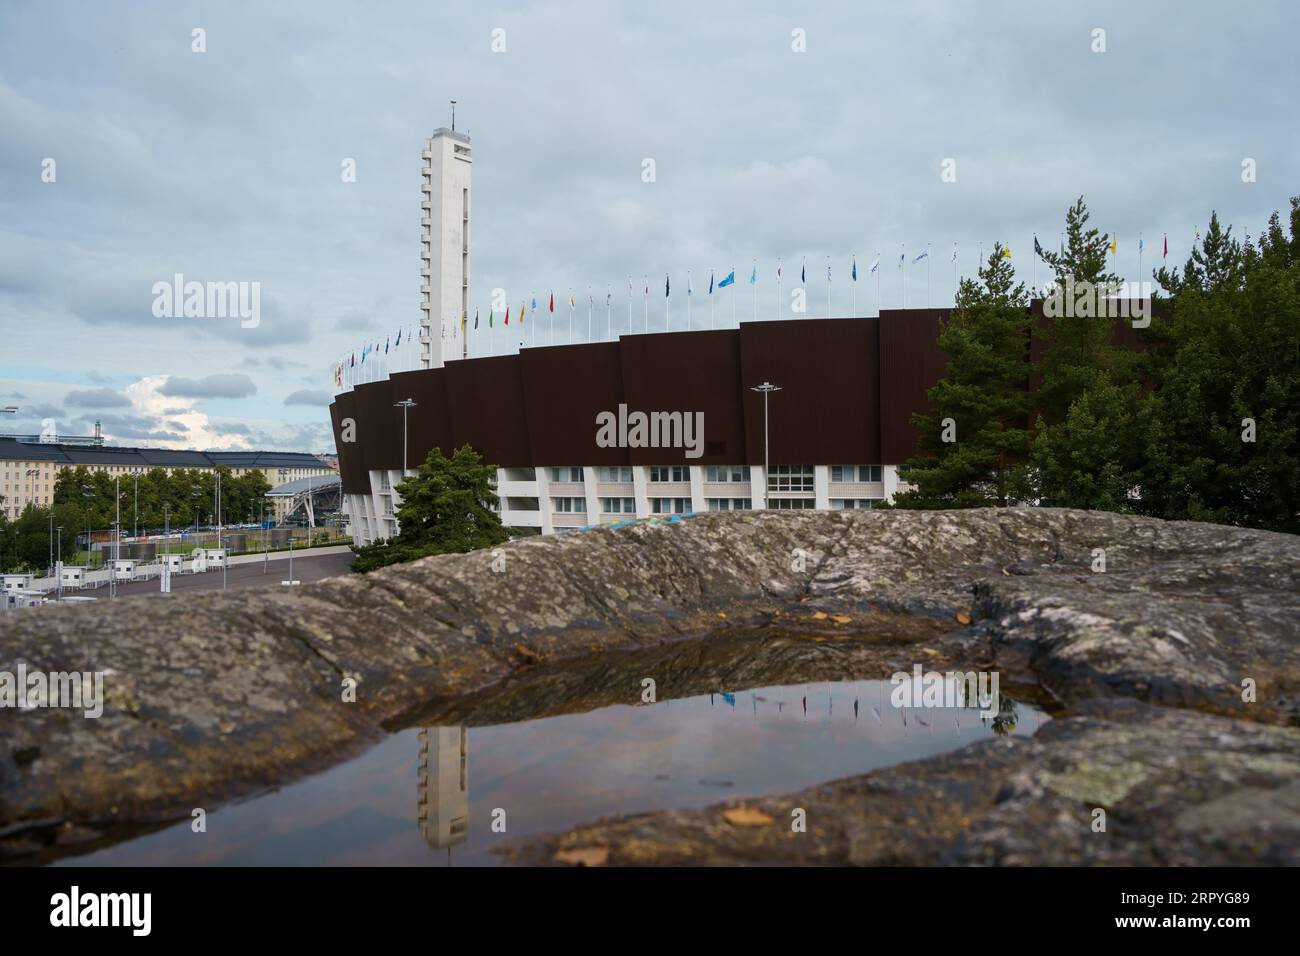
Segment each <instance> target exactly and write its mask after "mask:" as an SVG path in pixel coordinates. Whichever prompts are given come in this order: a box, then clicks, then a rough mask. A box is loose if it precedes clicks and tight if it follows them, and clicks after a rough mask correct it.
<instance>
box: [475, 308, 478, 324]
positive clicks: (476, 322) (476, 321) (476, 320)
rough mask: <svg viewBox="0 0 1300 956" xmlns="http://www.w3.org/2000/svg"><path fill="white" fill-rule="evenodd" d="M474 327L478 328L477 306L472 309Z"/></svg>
mask: <svg viewBox="0 0 1300 956" xmlns="http://www.w3.org/2000/svg"><path fill="white" fill-rule="evenodd" d="M474 328H476V329H477V328H478V308H477V307H475V309H474Z"/></svg>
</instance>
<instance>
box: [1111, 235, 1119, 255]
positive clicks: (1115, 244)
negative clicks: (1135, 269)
mask: <svg viewBox="0 0 1300 956" xmlns="http://www.w3.org/2000/svg"><path fill="white" fill-rule="evenodd" d="M1118 242H1119V240H1117V239H1111V241H1110V254H1111V255H1112V256H1113V255H1114V254H1115V250H1116V249H1117V248H1118Z"/></svg>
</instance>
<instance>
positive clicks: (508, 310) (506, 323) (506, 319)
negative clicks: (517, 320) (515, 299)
mask: <svg viewBox="0 0 1300 956" xmlns="http://www.w3.org/2000/svg"><path fill="white" fill-rule="evenodd" d="M501 324H502V325H509V324H510V306H506V318H505V321H504V322H502V323H501Z"/></svg>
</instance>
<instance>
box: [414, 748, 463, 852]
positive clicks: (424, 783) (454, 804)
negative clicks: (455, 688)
mask: <svg viewBox="0 0 1300 956" xmlns="http://www.w3.org/2000/svg"><path fill="white" fill-rule="evenodd" d="M419 738H420V759H419V764H418V767H419V774H420V782H419V795H420V799H419V807H418V814H417V815H418V818H419V822H420V833H421V834H422V835H423V836H424V839H425V842H426V843H428V844H429V846H431V847H433V848H435V849H442V848H443V847H446V848H447V862H448V863H450V862H451V848H452V847H453V846H458V845H459V844H461V843H464V842H465V838H466V837H467V836H468V833H469V730H468V728H465V727H425V728H424V729H423V730H421V731H420V734H419Z"/></svg>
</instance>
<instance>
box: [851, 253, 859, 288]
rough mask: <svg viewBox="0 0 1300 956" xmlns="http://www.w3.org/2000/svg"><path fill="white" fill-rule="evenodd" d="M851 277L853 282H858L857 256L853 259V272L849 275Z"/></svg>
mask: <svg viewBox="0 0 1300 956" xmlns="http://www.w3.org/2000/svg"><path fill="white" fill-rule="evenodd" d="M851 277H852V279H853V281H854V282H857V281H858V257H857V256H854V257H853V272H852V274H851Z"/></svg>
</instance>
